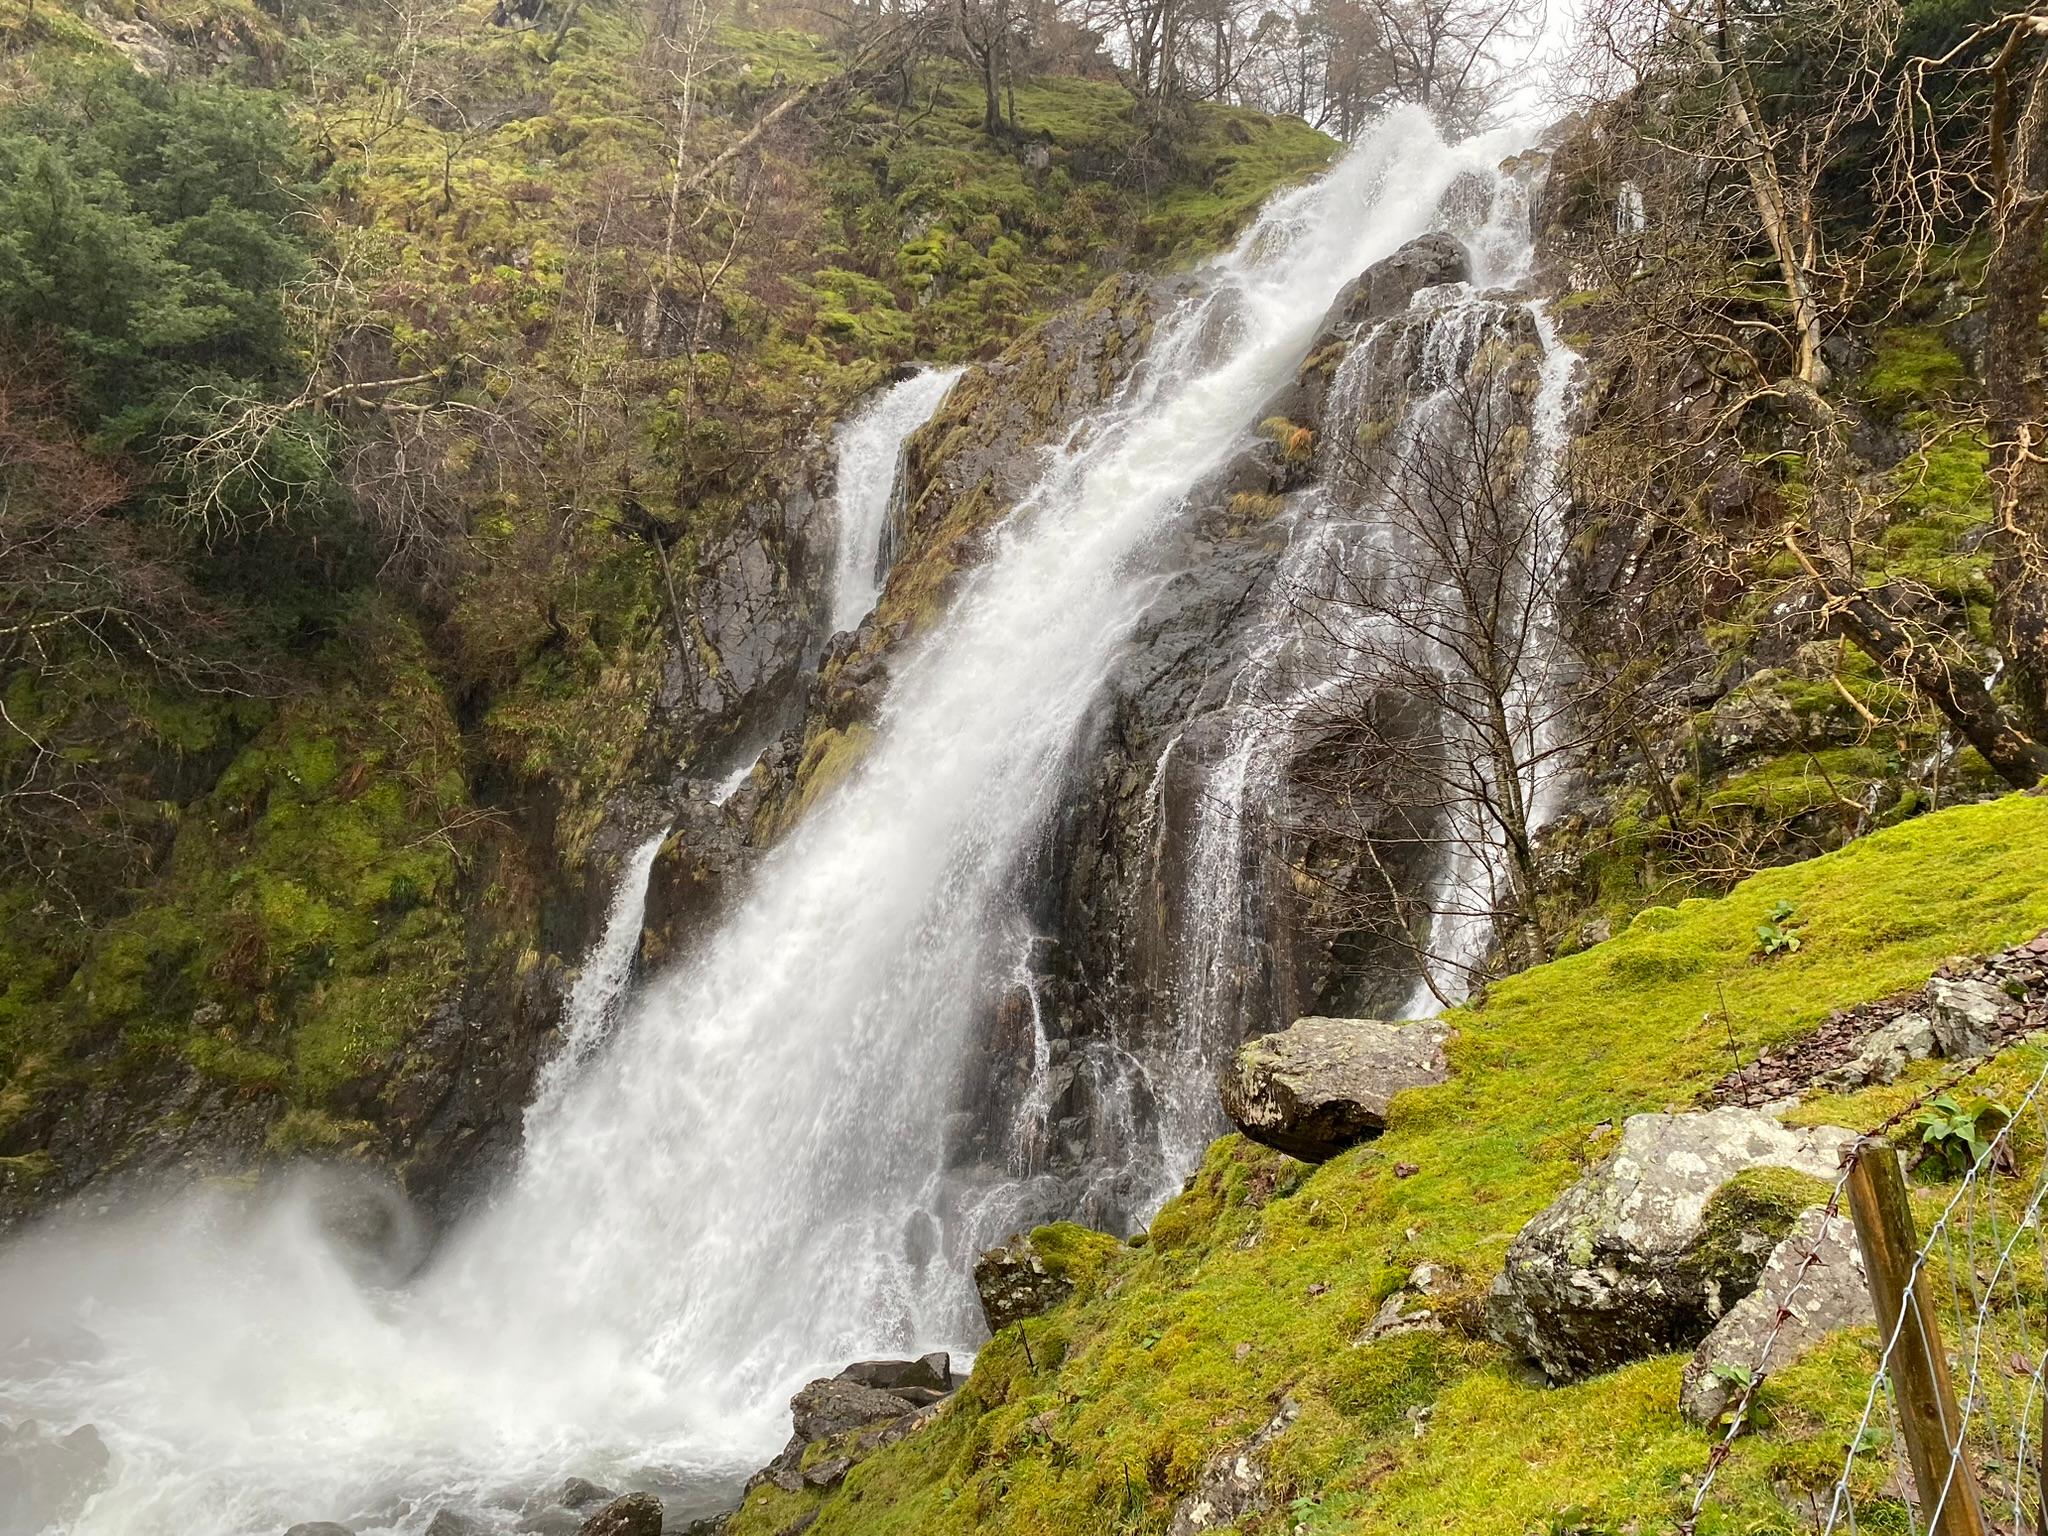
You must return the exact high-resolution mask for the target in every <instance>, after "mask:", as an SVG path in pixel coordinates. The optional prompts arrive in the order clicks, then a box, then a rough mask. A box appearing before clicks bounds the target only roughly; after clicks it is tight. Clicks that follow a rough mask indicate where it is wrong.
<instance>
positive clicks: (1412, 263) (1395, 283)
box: [1330, 234, 1472, 326]
mask: <svg viewBox="0 0 2048 1536" xmlns="http://www.w3.org/2000/svg"><path fill="white" fill-rule="evenodd" d="M1471 270H1472V263H1471V260H1470V258H1468V257H1467V256H1466V254H1465V247H1464V246H1463V245H1462V244H1461V243H1460V242H1459V241H1458V240H1457V239H1456V237H1454V236H1451V235H1446V234H1428V235H1421V236H1418V237H1417V238H1416V239H1413V240H1410V241H1409V242H1408V243H1407V244H1406V245H1404V246H1402V247H1401V249H1399V250H1398V251H1396V252H1394V254H1393V255H1391V256H1389V257H1388V258H1387V259H1386V260H1385V261H1381V262H1376V263H1375V264H1374V265H1373V266H1371V267H1369V268H1368V269H1367V270H1366V271H1364V272H1362V273H1361V274H1359V275H1358V276H1357V277H1355V278H1353V279H1352V280H1351V281H1350V282H1349V283H1347V284H1346V285H1345V286H1344V288H1343V290H1342V291H1341V292H1339V293H1338V295H1337V302H1336V303H1335V304H1333V305H1332V306H1331V307H1330V313H1331V315H1332V317H1333V318H1336V319H1341V321H1342V322H1343V323H1345V324H1347V325H1352V326H1358V325H1370V324H1372V323H1373V322H1375V321H1379V320H1385V319H1387V318H1389V317H1390V316H1393V315H1398V314H1399V313H1400V312H1401V311H1402V310H1404V309H1406V308H1407V307H1408V303H1409V301H1410V300H1411V299H1413V298H1414V297H1415V295H1416V294H1418V293H1420V292H1421V291H1422V290H1423V289H1425V288H1434V287H1437V286H1438V285H1440V284H1443V283H1462V282H1464V281H1465V280H1466V278H1468V277H1469V276H1471Z"/></svg>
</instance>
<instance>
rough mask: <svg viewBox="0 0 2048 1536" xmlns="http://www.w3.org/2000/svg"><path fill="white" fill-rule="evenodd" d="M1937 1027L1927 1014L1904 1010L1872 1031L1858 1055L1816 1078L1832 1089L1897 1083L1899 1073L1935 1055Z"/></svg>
mask: <svg viewBox="0 0 2048 1536" xmlns="http://www.w3.org/2000/svg"><path fill="white" fill-rule="evenodd" d="M1935 1045H1936V1041H1935V1036H1934V1026H1933V1024H1931V1023H1930V1022H1929V1021H1928V1018H1927V1015H1925V1014H1924V1013H1902V1014H1900V1015H1899V1016H1898V1017H1897V1018H1896V1019H1893V1020H1892V1021H1891V1023H1889V1024H1886V1025H1883V1026H1882V1027H1880V1028H1878V1029H1875V1030H1873V1031H1871V1033H1870V1034H1868V1035H1866V1036H1865V1037H1864V1038H1863V1040H1862V1042H1861V1043H1860V1044H1859V1045H1858V1046H1857V1048H1856V1054H1855V1055H1854V1056H1852V1057H1850V1058H1849V1059H1848V1060H1847V1061H1845V1062H1843V1063H1842V1064H1841V1065H1840V1066H1838V1067H1832V1068H1830V1069H1829V1070H1828V1071H1826V1072H1823V1073H1822V1074H1821V1075H1820V1077H1819V1078H1818V1079H1817V1081H1819V1082H1820V1083H1821V1084H1822V1085H1823V1086H1825V1087H1829V1088H1861V1087H1864V1086H1865V1085H1867V1084H1870V1083H1895V1082H1897V1081H1898V1079H1899V1074H1900V1073H1901V1072H1903V1071H1905V1070H1906V1067H1907V1066H1908V1065H1909V1064H1910V1063H1912V1062H1916V1061H1924V1060H1925V1059H1926V1058H1927V1057H1929V1056H1932V1055H1933V1054H1934V1049H1935Z"/></svg>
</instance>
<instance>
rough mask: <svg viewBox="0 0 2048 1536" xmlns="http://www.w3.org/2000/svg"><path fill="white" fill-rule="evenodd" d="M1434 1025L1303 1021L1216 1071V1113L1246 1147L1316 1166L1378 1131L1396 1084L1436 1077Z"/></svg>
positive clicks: (1438, 1054) (1441, 1065)
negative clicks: (1219, 1110)
mask: <svg viewBox="0 0 2048 1536" xmlns="http://www.w3.org/2000/svg"><path fill="white" fill-rule="evenodd" d="M1447 1034H1448V1032H1447V1031H1446V1030H1445V1029H1444V1027H1443V1026H1442V1025H1440V1024H1436V1023H1423V1024H1383V1023H1381V1022H1380V1021H1379V1020H1377V1019H1301V1020H1298V1021H1297V1022H1296V1023H1295V1024H1294V1026H1293V1027H1292V1028H1290V1029H1283V1030H1281V1031H1280V1032H1279V1033H1277V1034H1271V1035H1261V1036H1260V1037H1259V1038H1258V1039H1256V1040H1250V1041H1247V1042H1246V1043H1245V1044H1244V1045H1243V1046H1242V1047H1240V1048H1239V1050H1238V1053H1237V1056H1236V1058H1235V1059H1234V1060H1233V1061H1232V1062H1231V1063H1230V1065H1229V1066H1227V1067H1226V1068H1224V1071H1223V1078H1222V1095H1223V1112H1224V1113H1225V1114H1227V1115H1229V1116H1230V1119H1231V1122H1232V1123H1233V1124H1234V1125H1236V1126H1237V1128H1238V1129H1239V1130H1240V1131H1243V1132H1244V1134H1245V1135H1247V1136H1249V1137H1251V1139H1252V1140H1253V1141H1257V1142H1262V1143H1264V1144H1265V1145H1266V1146H1269V1147H1273V1148H1275V1149H1277V1150H1279V1151H1281V1152H1285V1153H1287V1154H1288V1155H1290V1156H1292V1157H1298V1158H1300V1159H1302V1160H1303V1161H1304V1162H1310V1163H1320V1162H1324V1161H1326V1160H1328V1159H1329V1158H1332V1157H1335V1156H1336V1155H1337V1154H1338V1153H1339V1152H1342V1151H1343V1150H1344V1149H1345V1148H1346V1147H1350V1146H1355V1145H1357V1144H1358V1143H1359V1142H1361V1141H1363V1140H1365V1139H1366V1138H1367V1137H1369V1136H1377V1135H1378V1134H1379V1133H1380V1132H1381V1131H1383V1130H1385V1129H1386V1125H1387V1105H1388V1103H1389V1101H1391V1100H1392V1098H1393V1097H1394V1095H1395V1094H1397V1093H1399V1092H1400V1091H1401V1090H1402V1089H1404V1088H1419V1087H1424V1086H1427V1085H1428V1084H1431V1083H1440V1082H1442V1081H1443V1080H1444V1078H1445V1076H1446V1074H1447V1072H1448V1070H1449V1069H1448V1067H1447V1065H1446V1063H1445V1061H1444V1049H1443V1047H1444V1040H1445V1038H1446V1037H1447Z"/></svg>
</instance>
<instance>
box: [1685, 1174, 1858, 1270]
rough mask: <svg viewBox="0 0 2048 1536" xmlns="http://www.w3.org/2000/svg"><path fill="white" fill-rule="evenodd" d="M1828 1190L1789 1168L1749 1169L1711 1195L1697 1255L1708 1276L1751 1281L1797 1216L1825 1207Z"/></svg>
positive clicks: (1826, 1187)
mask: <svg viewBox="0 0 2048 1536" xmlns="http://www.w3.org/2000/svg"><path fill="white" fill-rule="evenodd" d="M1828 1191H1829V1187H1828V1185H1827V1184H1826V1183H1825V1182H1824V1181H1822V1180H1820V1179H1816V1178H1814V1177H1813V1176H1812V1175H1810V1174H1803V1173H1799V1172H1797V1171H1795V1170H1793V1169H1790V1168H1749V1169H1745V1170H1743V1171H1742V1172H1741V1173H1738V1174H1737V1175H1736V1176H1735V1177H1734V1178H1732V1179H1730V1180H1729V1181H1728V1182H1727V1183H1726V1184H1724V1185H1722V1186H1721V1187H1720V1188H1719V1189H1718V1190H1716V1191H1715V1192H1714V1196H1713V1198H1712V1199H1710V1200H1709V1201H1708V1202H1707V1207H1706V1209H1705V1210H1704V1211H1703V1212H1702V1213H1701V1215H1700V1240H1699V1244H1698V1246H1697V1248H1696V1250H1695V1262H1696V1264H1697V1267H1698V1269H1699V1271H1700V1272H1701V1273H1703V1274H1707V1275H1716V1276H1721V1275H1737V1274H1748V1275H1754V1274H1756V1273H1757V1272H1758V1271H1760V1270H1761V1269H1762V1267H1763V1261H1764V1260H1765V1259H1766V1258H1767V1257H1768V1256H1769V1255H1770V1251H1771V1249H1772V1248H1774V1247H1776V1246H1777V1244H1778V1243H1779V1242H1780V1241H1781V1240H1782V1239H1783V1238H1784V1237H1785V1236H1786V1235H1787V1234H1789V1233H1790V1232H1791V1230H1792V1224H1793V1223H1794V1222H1795V1221H1797V1220H1798V1219H1799V1213H1800V1212H1801V1211H1803V1210H1806V1209H1807V1208H1808V1207H1810V1206H1815V1205H1825V1204H1827V1201H1828Z"/></svg>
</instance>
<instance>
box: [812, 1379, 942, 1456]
mask: <svg viewBox="0 0 2048 1536" xmlns="http://www.w3.org/2000/svg"><path fill="white" fill-rule="evenodd" d="M911 1411H912V1409H911V1405H910V1404H908V1403H906V1402H904V1401H903V1399H902V1398H900V1397H898V1396H896V1395H895V1394H894V1393H893V1392H884V1391H882V1390H881V1389H880V1388H879V1387H869V1386H863V1385H862V1384H861V1383H860V1382H858V1381H848V1380H846V1379H845V1378H844V1377H832V1378H830V1379H827V1380H822V1381H814V1382H812V1383H811V1384H810V1385H809V1386H807V1387H805V1388H804V1389H803V1390H802V1391H801V1392H799V1393H797V1395H796V1396H795V1397H793V1398H791V1399H790V1400H789V1412H790V1417H791V1418H792V1419H794V1420H795V1421H796V1434H797V1438H798V1439H799V1440H803V1441H811V1440H825V1439H829V1438H830V1437H831V1436H833V1435H843V1434H845V1433H846V1432H847V1431H848V1430H850V1429H859V1428H860V1427H861V1426H862V1425H864V1424H873V1423H876V1422H878V1421H880V1420H884V1419H900V1418H902V1417H903V1416H904V1415H905V1414H907V1413H909V1412H911Z"/></svg>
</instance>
